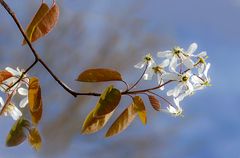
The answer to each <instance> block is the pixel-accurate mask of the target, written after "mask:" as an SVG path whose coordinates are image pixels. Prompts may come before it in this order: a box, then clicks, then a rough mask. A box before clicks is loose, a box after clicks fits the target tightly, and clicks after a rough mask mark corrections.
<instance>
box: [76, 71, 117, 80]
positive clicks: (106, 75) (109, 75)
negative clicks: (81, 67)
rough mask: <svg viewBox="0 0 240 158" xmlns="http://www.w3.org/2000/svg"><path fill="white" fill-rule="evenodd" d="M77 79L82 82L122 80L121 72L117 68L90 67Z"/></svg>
mask: <svg viewBox="0 0 240 158" xmlns="http://www.w3.org/2000/svg"><path fill="white" fill-rule="evenodd" d="M77 81H81V82H105V81H122V77H121V74H120V73H119V72H117V71H115V70H111V69H104V68H97V69H88V70H86V71H84V72H82V73H81V74H80V75H79V76H78V79H77Z"/></svg>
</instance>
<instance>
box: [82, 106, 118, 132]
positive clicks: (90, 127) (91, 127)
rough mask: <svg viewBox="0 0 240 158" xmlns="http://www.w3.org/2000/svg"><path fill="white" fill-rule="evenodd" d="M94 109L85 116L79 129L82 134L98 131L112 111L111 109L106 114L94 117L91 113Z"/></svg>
mask: <svg viewBox="0 0 240 158" xmlns="http://www.w3.org/2000/svg"><path fill="white" fill-rule="evenodd" d="M94 110H95V109H93V110H92V111H91V112H90V113H89V114H88V116H87V117H86V119H85V121H84V123H83V127H82V131H81V133H82V134H92V133H95V132H97V131H99V130H100V129H102V128H103V127H104V126H105V125H106V123H107V121H108V120H109V119H110V117H111V116H112V114H113V113H114V111H112V112H111V113H109V114H106V115H104V116H101V117H94V115H93V113H94Z"/></svg>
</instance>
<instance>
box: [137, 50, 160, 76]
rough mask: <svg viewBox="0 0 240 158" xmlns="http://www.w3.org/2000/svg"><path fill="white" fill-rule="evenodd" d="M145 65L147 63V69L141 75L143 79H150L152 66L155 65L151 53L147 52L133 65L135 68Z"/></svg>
mask: <svg viewBox="0 0 240 158" xmlns="http://www.w3.org/2000/svg"><path fill="white" fill-rule="evenodd" d="M145 65H147V69H146V72H145V74H144V75H143V79H144V80H151V79H152V76H153V74H154V71H152V68H153V66H155V65H156V63H155V61H154V60H153V57H152V55H151V54H150V53H149V54H147V55H145V56H144V57H143V59H142V61H140V62H139V63H137V64H136V65H135V66H134V67H135V68H137V69H142V68H143V67H144V66H145Z"/></svg>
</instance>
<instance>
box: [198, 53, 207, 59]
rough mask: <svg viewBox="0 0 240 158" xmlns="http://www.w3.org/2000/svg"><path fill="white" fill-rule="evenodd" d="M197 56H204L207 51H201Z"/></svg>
mask: <svg viewBox="0 0 240 158" xmlns="http://www.w3.org/2000/svg"><path fill="white" fill-rule="evenodd" d="M197 56H198V57H202V58H203V57H205V56H207V52H206V51H203V52H201V53H199V54H198V55H197Z"/></svg>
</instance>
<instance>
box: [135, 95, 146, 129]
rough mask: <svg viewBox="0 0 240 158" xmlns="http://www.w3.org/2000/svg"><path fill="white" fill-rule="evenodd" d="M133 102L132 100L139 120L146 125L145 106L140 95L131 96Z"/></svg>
mask: <svg viewBox="0 0 240 158" xmlns="http://www.w3.org/2000/svg"><path fill="white" fill-rule="evenodd" d="M133 102H134V105H135V106H134V107H135V109H136V111H137V113H138V116H139V118H140V120H141V122H142V123H143V124H144V125H146V124H147V112H146V108H145V105H144V102H143V100H142V98H141V97H140V96H135V97H134V98H133Z"/></svg>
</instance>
